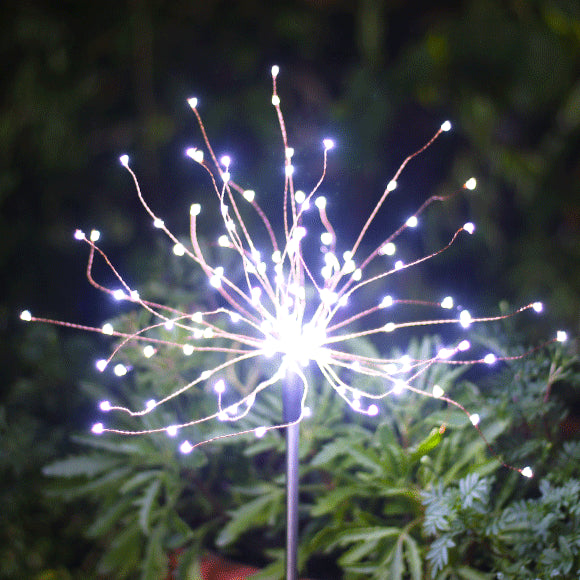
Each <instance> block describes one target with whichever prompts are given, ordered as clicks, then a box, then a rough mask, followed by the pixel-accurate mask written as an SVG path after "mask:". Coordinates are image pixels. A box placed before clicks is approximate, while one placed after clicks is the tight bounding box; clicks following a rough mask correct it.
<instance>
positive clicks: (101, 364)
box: [95, 358, 107, 372]
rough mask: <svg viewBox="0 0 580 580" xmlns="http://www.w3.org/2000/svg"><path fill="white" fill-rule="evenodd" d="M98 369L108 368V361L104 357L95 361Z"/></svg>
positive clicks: (101, 370)
mask: <svg viewBox="0 0 580 580" xmlns="http://www.w3.org/2000/svg"><path fill="white" fill-rule="evenodd" d="M95 366H96V367H97V370H98V371H100V372H103V371H104V370H105V369H106V368H107V361H106V360H105V359H104V358H102V359H100V360H98V361H97V362H96V363H95Z"/></svg>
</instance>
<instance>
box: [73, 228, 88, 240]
mask: <svg viewBox="0 0 580 580" xmlns="http://www.w3.org/2000/svg"><path fill="white" fill-rule="evenodd" d="M74 238H75V240H84V239H85V238H86V236H85V232H83V230H75V233H74Z"/></svg>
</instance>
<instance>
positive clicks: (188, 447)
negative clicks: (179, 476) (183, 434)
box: [179, 440, 193, 455]
mask: <svg viewBox="0 0 580 580" xmlns="http://www.w3.org/2000/svg"><path fill="white" fill-rule="evenodd" d="M179 451H181V453H183V454H184V455H187V454H188V453H191V452H192V451H193V445H192V444H191V443H190V442H189V441H187V440H186V441H184V442H183V443H182V444H181V445H180V446H179Z"/></svg>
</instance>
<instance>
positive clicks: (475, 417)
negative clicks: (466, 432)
mask: <svg viewBox="0 0 580 580" xmlns="http://www.w3.org/2000/svg"><path fill="white" fill-rule="evenodd" d="M469 420H470V421H471V422H472V424H473V425H474V426H475V425H479V420H480V419H479V415H478V414H477V413H473V415H469Z"/></svg>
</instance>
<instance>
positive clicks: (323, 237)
mask: <svg viewBox="0 0 580 580" xmlns="http://www.w3.org/2000/svg"><path fill="white" fill-rule="evenodd" d="M332 240H333V237H332V234H331V233H330V232H322V233H321V234H320V241H321V242H322V243H323V244H324V245H325V246H330V244H332Z"/></svg>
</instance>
